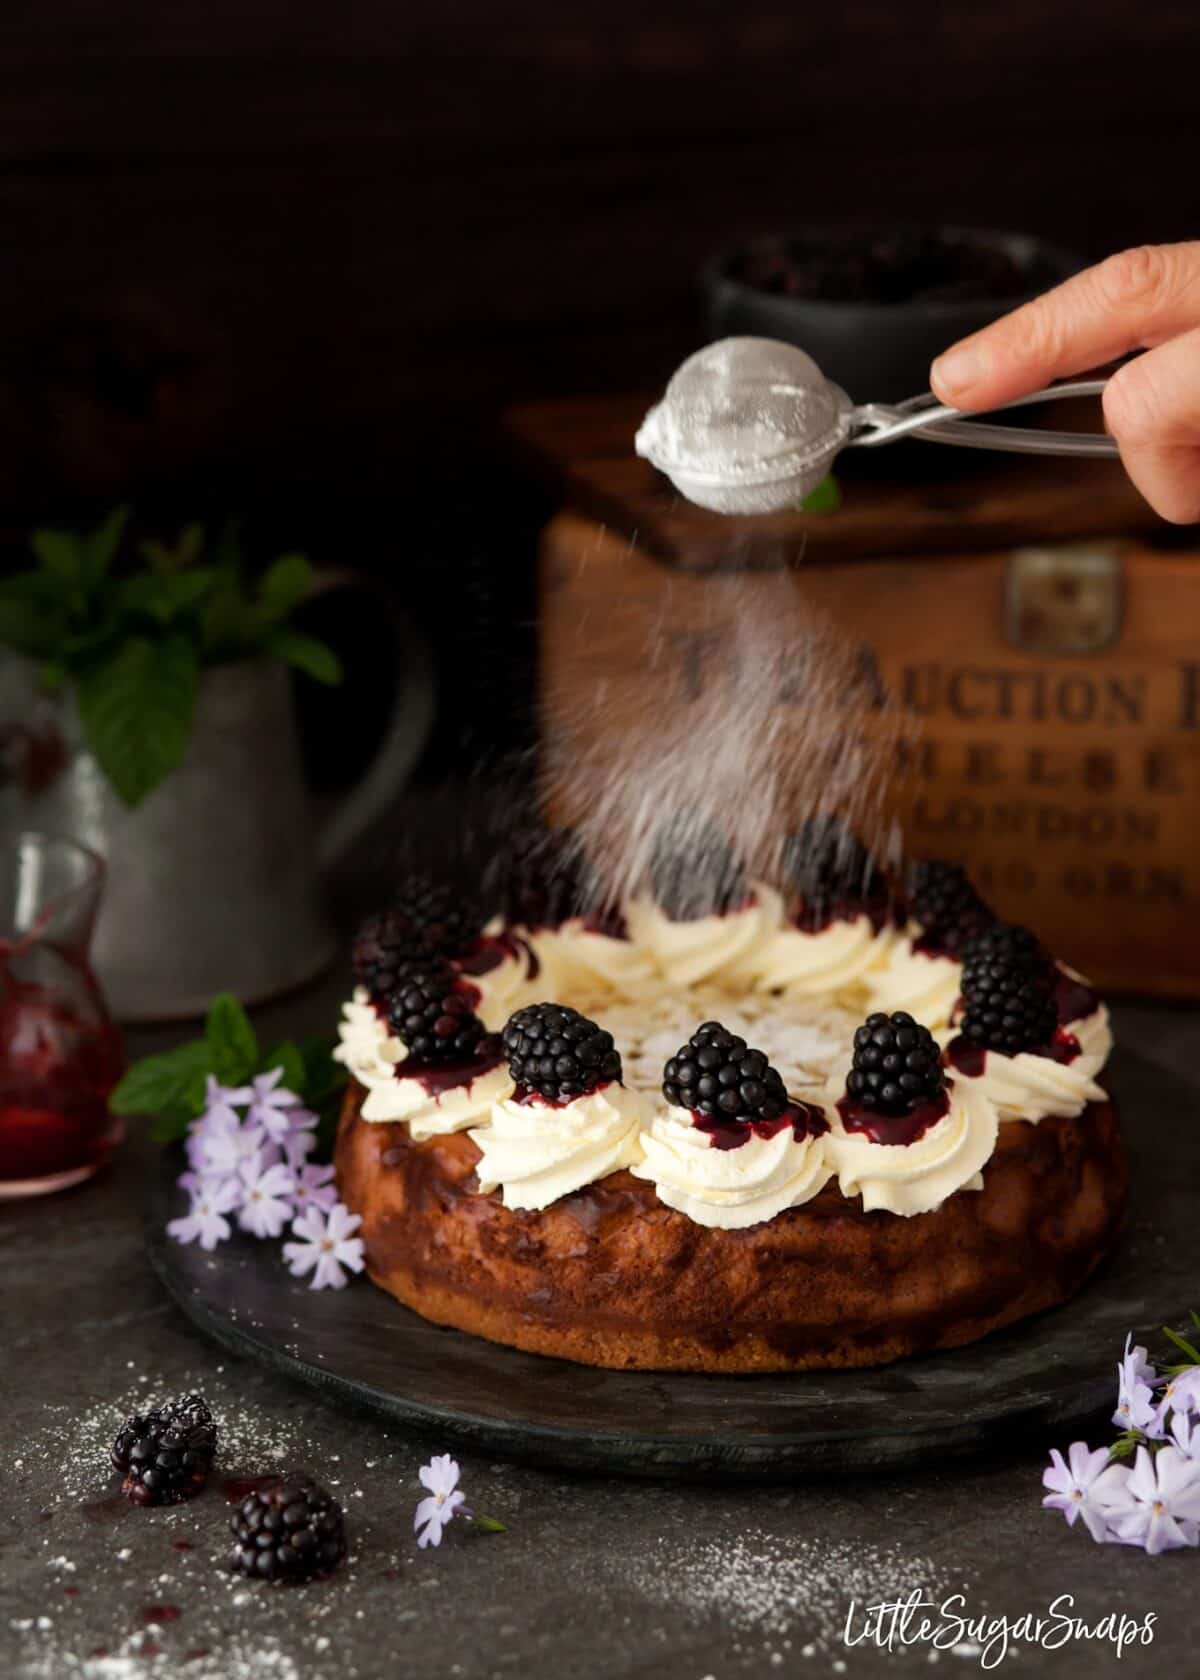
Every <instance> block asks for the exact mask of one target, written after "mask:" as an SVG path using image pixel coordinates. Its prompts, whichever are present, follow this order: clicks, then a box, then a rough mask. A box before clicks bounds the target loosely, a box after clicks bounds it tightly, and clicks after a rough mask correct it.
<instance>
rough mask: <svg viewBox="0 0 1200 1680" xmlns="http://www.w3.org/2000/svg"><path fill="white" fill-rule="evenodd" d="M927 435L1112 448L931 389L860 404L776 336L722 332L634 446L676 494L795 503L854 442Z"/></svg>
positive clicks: (1102, 440) (1079, 386)
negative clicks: (981, 415)
mask: <svg viewBox="0 0 1200 1680" xmlns="http://www.w3.org/2000/svg"><path fill="white" fill-rule="evenodd" d="M1105 383H1106V381H1105V380H1103V379H1075V380H1067V381H1064V382H1063V383H1061V384H1059V385H1052V386H1050V387H1048V388H1047V389H1046V390H1044V391H1034V392H1032V393H1031V394H1030V395H1029V396H1026V397H1022V398H1020V399H1019V401H1018V402H1015V403H1006V404H1004V405H1003V406H1004V407H1005V408H1017V407H1020V406H1021V404H1023V403H1034V402H1047V401H1050V400H1051V399H1053V398H1056V397H1082V396H1098V395H1099V394H1100V392H1101V391H1103V389H1104V386H1105ZM901 437H916V438H923V439H925V440H926V441H928V442H931V443H952V444H957V445H959V446H960V447H963V448H967V449H1001V450H1011V451H1016V452H1019V453H1022V454H1027V455H1097V456H1099V455H1115V454H1116V453H1117V446H1116V444H1115V442H1114V441H1113V439H1112V438H1110V437H1108V436H1107V435H1106V434H1105V433H1103V432H1055V431H1040V430H1037V429H1035V428H1033V427H1028V426H1003V425H999V426H998V425H989V424H988V423H987V422H986V421H980V420H976V419H973V418H968V417H965V416H963V415H962V414H961V413H960V411H959V410H958V409H955V408H945V407H943V406H942V404H940V403H939V402H938V401H937V399H936V397H934V396H933V395H932V394H931V393H930V392H926V393H925V394H924V395H923V396H919V397H910V398H909V399H908V400H907V401H906V402H901V403H862V404H854V403H852V402H851V401H850V399H849V397H848V396H847V395H846V393H845V392H844V391H843V390H842V389H841V388H840V387H839V386H837V385H834V384H833V383H832V382H831V381H830V380H828V379H826V378H825V375H824V374H823V373H822V372H821V370H820V368H819V367H818V366H817V364H816V362H814V361H813V359H812V357H811V356H807V355H805V353H804V351H803V350H799V349H797V348H796V346H795V345H792V344H784V343H781V342H779V341H777V340H775V339H771V338H723V339H721V340H719V341H718V342H717V343H716V344H709V345H706V346H705V348H704V349H703V350H698V351H697V352H696V353H695V355H693V356H689V357H688V359H687V361H686V362H684V363H683V365H682V366H681V367H680V368H679V369H678V370H677V371H676V373H675V374H674V376H673V378H672V379H671V382H670V384H669V385H668V386H667V389H666V391H665V393H664V394H663V399H662V401H661V402H660V403H657V404H656V405H655V406H654V407H653V408H652V409H651V410H650V412H649V413H648V414H647V416H646V418H645V420H643V422H642V424H641V426H640V428H639V430H638V434H637V442H636V448H637V452H638V454H639V455H641V456H643V457H644V458H645V459H646V460H648V461H650V462H651V463H652V464H653V465H654V466H656V467H657V468H658V470H659V471H660V472H662V473H665V474H666V476H667V477H668V478H669V479H670V480H671V482H672V484H674V486H675V488H676V489H677V490H678V491H679V492H680V494H681V495H683V496H686V497H687V499H688V501H690V502H695V503H696V504H697V505H698V506H700V507H705V508H711V509H712V510H713V511H714V512H716V513H782V512H785V511H786V510H788V509H795V508H796V507H798V506H799V504H800V503H801V502H802V501H803V499H804V497H805V496H807V495H808V494H809V492H810V491H811V490H814V489H815V488H816V486H817V485H818V484H819V483H820V482H821V480H822V479H823V478H824V477H825V475H826V474H827V473H828V472H829V470H830V468H831V467H832V465H833V462H834V459H835V457H836V456H837V455H838V454H839V453H840V452H841V451H842V450H843V449H847V448H853V447H855V446H860V447H863V448H877V447H878V446H879V445H881V444H885V443H892V442H894V440H895V439H896V438H901Z"/></svg>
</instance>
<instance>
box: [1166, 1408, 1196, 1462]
mask: <svg viewBox="0 0 1200 1680" xmlns="http://www.w3.org/2000/svg"><path fill="white" fill-rule="evenodd" d="M1171 1437H1172V1439H1173V1441H1174V1443H1175V1445H1176V1446H1177V1447H1178V1449H1179V1451H1180V1452H1181V1453H1182V1454H1183V1456H1184V1458H1190V1459H1192V1460H1198V1459H1200V1418H1196V1417H1193V1416H1192V1414H1191V1413H1190V1412H1184V1411H1179V1412H1175V1413H1174V1414H1173V1415H1172V1418H1171Z"/></svg>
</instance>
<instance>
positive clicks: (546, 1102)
mask: <svg viewBox="0 0 1200 1680" xmlns="http://www.w3.org/2000/svg"><path fill="white" fill-rule="evenodd" d="M620 1083H621V1081H620V1080H619V1079H605V1080H604V1081H602V1083H601V1084H599V1085H593V1086H592V1088H591V1090H590V1091H580V1092H578V1094H577V1095H576V1096H573V1097H558V1098H552V1097H544V1096H543V1095H542V1093H541V1092H540V1091H533V1090H531V1089H530V1087H529V1086H528V1085H518V1086H517V1087H516V1089H515V1090H514V1091H513V1094H512V1097H511V1098H510V1099H509V1100H510V1101H511V1102H515V1103H518V1104H519V1105H520V1106H521V1107H522V1108H570V1106H571V1104H572V1103H574V1102H582V1101H583V1099H584V1098H585V1097H594V1096H595V1095H596V1093H597V1091H607V1090H608V1088H609V1086H610V1085H619V1084H620Z"/></svg>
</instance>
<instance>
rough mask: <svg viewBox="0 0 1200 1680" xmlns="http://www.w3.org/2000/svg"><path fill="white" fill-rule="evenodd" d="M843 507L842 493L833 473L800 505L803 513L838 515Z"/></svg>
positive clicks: (811, 491) (810, 492)
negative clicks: (838, 511)
mask: <svg viewBox="0 0 1200 1680" xmlns="http://www.w3.org/2000/svg"><path fill="white" fill-rule="evenodd" d="M841 505H842V492H841V490H840V489H839V488H838V481H837V479H836V478H834V477H833V475H832V473H831V474H830V475H829V477H828V478H823V479H822V480H821V482H820V484H818V485H817V487H816V488H815V489H814V490H810V491H809V493H808V495H807V496H805V497H804V499H803V501H802V502H801V503H800V512H801V513H836V512H837V510H838V508H840V507H841Z"/></svg>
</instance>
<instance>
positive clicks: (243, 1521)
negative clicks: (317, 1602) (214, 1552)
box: [229, 1476, 346, 1581]
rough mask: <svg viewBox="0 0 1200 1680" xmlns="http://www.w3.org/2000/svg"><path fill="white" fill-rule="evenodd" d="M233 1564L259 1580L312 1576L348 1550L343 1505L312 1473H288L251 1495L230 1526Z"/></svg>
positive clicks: (322, 1572) (332, 1566) (326, 1570)
mask: <svg viewBox="0 0 1200 1680" xmlns="http://www.w3.org/2000/svg"><path fill="white" fill-rule="evenodd" d="M229 1526H230V1527H231V1528H232V1530H233V1538H234V1547H233V1551H232V1553H231V1554H230V1558H229V1567H230V1569H231V1570H233V1572H234V1573H235V1574H237V1575H248V1576H251V1577H252V1578H253V1579H254V1580H259V1581H308V1580H311V1578H312V1577H313V1576H314V1575H327V1574H329V1572H330V1571H331V1570H333V1569H336V1568H337V1566H338V1564H339V1563H340V1562H341V1561H342V1559H343V1558H344V1557H345V1555H346V1527H345V1521H344V1518H343V1513H342V1507H341V1506H340V1505H339V1504H338V1502H337V1500H336V1499H334V1497H333V1495H332V1494H330V1493H327V1492H326V1491H325V1489H324V1488H323V1487H319V1486H318V1485H317V1483H316V1482H314V1481H313V1480H312V1478H311V1477H309V1476H289V1477H287V1478H284V1479H281V1480H280V1481H279V1482H277V1483H274V1484H272V1485H269V1486H267V1487H263V1488H257V1489H256V1490H255V1491H254V1492H253V1493H250V1494H247V1496H246V1498H245V1499H243V1500H242V1502H241V1504H240V1505H239V1506H238V1507H237V1510H236V1511H235V1512H234V1514H233V1517H232V1518H231V1520H230V1525H229Z"/></svg>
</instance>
